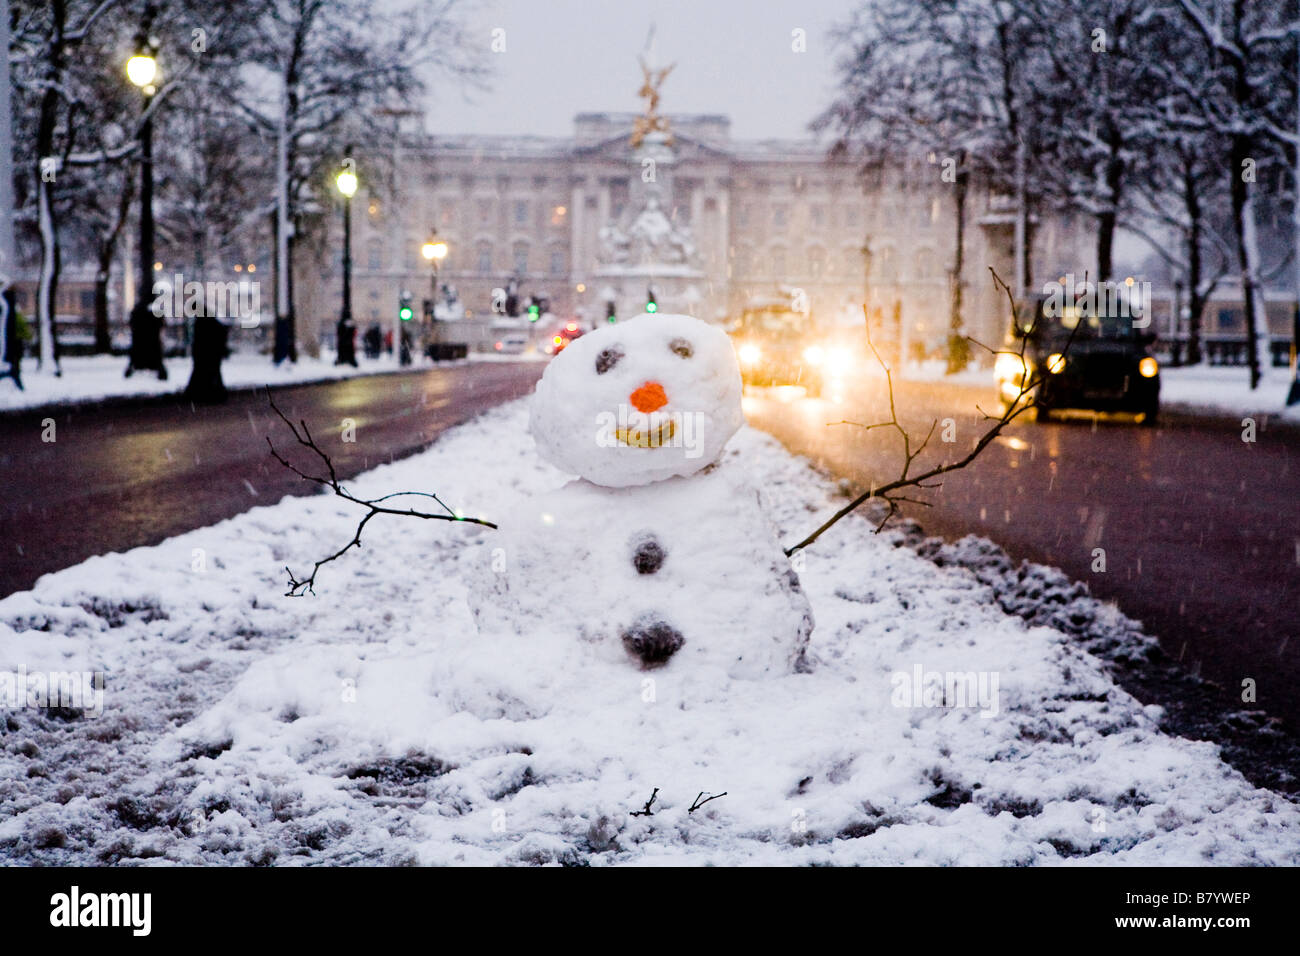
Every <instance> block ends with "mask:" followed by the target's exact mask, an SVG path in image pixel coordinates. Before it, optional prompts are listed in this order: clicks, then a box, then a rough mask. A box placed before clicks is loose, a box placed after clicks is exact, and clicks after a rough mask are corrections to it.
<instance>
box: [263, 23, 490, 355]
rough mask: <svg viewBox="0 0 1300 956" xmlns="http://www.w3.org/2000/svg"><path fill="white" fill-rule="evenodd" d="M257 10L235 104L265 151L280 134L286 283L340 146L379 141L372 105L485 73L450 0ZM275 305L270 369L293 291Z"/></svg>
mask: <svg viewBox="0 0 1300 956" xmlns="http://www.w3.org/2000/svg"><path fill="white" fill-rule="evenodd" d="M256 10H257V14H258V38H257V40H256V42H255V43H254V44H253V46H252V48H251V50H250V58H251V64H250V68H249V69H248V70H246V71H245V72H244V75H243V77H242V81H243V82H242V85H241V89H240V93H239V98H238V106H239V108H240V109H241V110H242V111H243V113H244V114H245V116H246V117H247V118H248V119H249V120H250V121H251V122H252V123H253V125H254V126H255V128H256V129H257V130H258V131H259V133H260V134H261V136H262V137H263V140H264V141H265V143H266V144H267V145H268V146H271V147H273V148H274V144H276V143H277V142H278V141H279V139H280V137H281V135H283V149H284V153H285V164H286V172H287V183H286V186H285V202H286V205H287V221H288V223H289V226H288V235H287V237H286V239H285V241H286V243H287V247H288V261H287V262H283V263H278V265H277V268H278V269H282V270H284V272H285V274H286V276H285V277H286V279H291V277H292V275H293V267H292V263H293V250H294V245H295V242H296V238H295V237H297V236H300V235H302V233H303V232H304V230H305V229H306V228H307V226H308V222H309V220H310V219H312V218H314V217H315V216H317V215H318V214H319V212H320V210H321V208H322V205H321V198H320V196H319V191H320V190H319V187H320V184H321V183H323V182H324V180H325V177H326V171H327V169H328V168H329V167H331V166H332V165H334V164H335V163H337V161H338V160H339V158H340V156H339V149H338V141H339V139H340V138H348V139H353V140H354V141H356V142H374V141H377V140H380V139H381V138H382V137H384V135H385V134H386V133H387V131H388V130H387V127H386V125H385V120H384V119H383V118H382V117H381V116H380V115H379V114H377V112H376V108H377V107H382V106H387V107H396V106H402V105H407V104H409V102H411V101H412V100H413V99H414V97H415V96H416V94H418V93H420V92H422V91H423V89H424V76H425V75H427V74H428V73H430V72H436V73H440V74H441V75H444V76H450V77H452V78H454V79H456V80H458V81H471V82H473V81H477V80H480V79H481V78H482V76H483V74H484V70H483V68H482V66H481V65H480V62H479V60H478V57H477V56H476V54H475V52H474V51H475V50H476V49H478V48H479V47H476V45H475V44H473V43H471V42H469V40H468V38H467V37H466V36H465V27H464V25H463V21H462V18H461V15H460V10H459V5H458V4H457V3H456V0H430V2H424V3H420V4H415V5H412V6H409V7H407V8H405V9H401V10H383V11H380V10H377V9H375V7H374V5H373V4H372V3H370V2H368V0H328V2H327V0H258V2H257V4H256ZM344 130H348V131H349V132H348V133H347V136H346V137H341V134H342V132H343V131H344ZM281 131H283V133H281ZM277 241H278V240H277ZM281 308H283V309H284V310H285V311H283V312H280V311H278V312H277V316H276V323H277V327H276V347H275V356H274V358H275V361H276V362H281V361H284V360H286V359H289V360H293V359H295V358H296V357H297V347H296V329H295V318H294V310H293V292H292V286H290V289H289V301H288V302H287V303H277V309H278V310H279V309H281Z"/></svg>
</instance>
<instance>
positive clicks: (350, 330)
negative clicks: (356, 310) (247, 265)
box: [334, 156, 357, 368]
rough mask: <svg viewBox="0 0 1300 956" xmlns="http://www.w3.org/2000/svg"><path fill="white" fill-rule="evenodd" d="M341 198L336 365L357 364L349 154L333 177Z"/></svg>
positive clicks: (352, 168)
mask: <svg viewBox="0 0 1300 956" xmlns="http://www.w3.org/2000/svg"><path fill="white" fill-rule="evenodd" d="M334 185H335V186H337V187H338V191H339V194H340V195H341V196H342V197H343V310H342V312H341V313H340V315H339V324H338V327H337V328H336V330H335V338H336V339H337V340H338V343H337V354H336V356H335V358H334V364H335V365H351V366H352V367H353V368H356V365H357V343H356V334H357V327H356V323H354V322H353V321H352V197H353V196H354V195H356V191H357V174H356V164H354V163H353V162H352V157H350V156H349V157H348V158H347V159H345V160H343V167H342V169H340V170H339V173H338V175H337V176H336V177H335V178H334Z"/></svg>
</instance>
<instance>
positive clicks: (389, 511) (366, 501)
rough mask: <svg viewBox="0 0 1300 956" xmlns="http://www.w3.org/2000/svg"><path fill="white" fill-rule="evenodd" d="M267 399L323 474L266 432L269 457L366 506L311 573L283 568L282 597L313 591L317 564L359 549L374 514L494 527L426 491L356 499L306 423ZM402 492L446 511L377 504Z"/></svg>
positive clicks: (319, 566) (345, 499) (272, 400)
mask: <svg viewBox="0 0 1300 956" xmlns="http://www.w3.org/2000/svg"><path fill="white" fill-rule="evenodd" d="M267 400H268V401H269V402H270V403H271V408H272V409H273V410H274V411H275V413H276V414H277V415H278V416H280V420H281V421H282V422H284V423H285V424H286V425H288V426H289V431H290V432H292V433H293V437H294V439H295V440H296V441H297V442H298V444H299V445H301V446H302V447H303V448H306V449H308V450H309V451H310V452H312V454H314V455H315V456H316V457H317V458H319V459H320V461H321V463H322V464H323V465H324V466H325V471H326V473H327V474H326V475H313V474H310V473H308V472H305V471H303V470H302V469H301V468H299V467H298V466H297V465H295V464H293V463H292V462H290V461H289V460H288V459H287V458H285V457H284V456H283V455H281V454H280V453H279V452H278V451H276V450H275V445H274V444H273V443H272V442H271V438H270V436H269V435H268V436H267V438H266V444H267V447H269V448H270V449H271V456H272V457H273V458H274V459H275V460H276V461H278V462H279V463H280V464H281V465H283V466H284V467H285V468H287V469H289V470H290V471H291V472H293V473H294V474H295V475H297V476H298V477H299V478H301V479H302V480H303V481H310V482H312V483H313V484H317V485H320V486H321V487H323V488H329V489H330V490H331V491H332V492H333V493H334V494H335V496H337V497H339V498H342V499H343V500H344V501H349V502H351V503H352V504H354V505H360V506H361V507H363V508H365V509H366V513H365V515H364V516H363V517H362V518H361V520H360V521H358V522H357V530H356V531H355V532H354V533H353V535H352V540H351V541H349V542H348V543H347V544H345V545H344V546H343V547H341V548H339V550H337V551H335V552H334V553H333V554H331V555H330V556H329V557H326V558H322V559H321V560H319V561H317V562H316V564H315V565H314V566H313V567H312V570H311V574H310V575H308V576H307V577H306V578H302V579H299V578H298V577H297V576H296V575H295V574H294V573H293V571H292V570H291V569H289V568H288V567H286V568H285V569H284V570H285V571H286V572H287V573H288V575H289V590H288V591H286V592H285V597H302V596H303V595H305V594H315V593H316V588H315V585H316V575H317V573H319V571H320V569H321V567H322V566H324V565H326V564H329V563H330V562H331V561H335V560H337V559H339V558H341V557H343V555H345V554H347V553H348V552H349V551H351V550H352V549H353V548H357V549H360V547H361V532H362V531H364V530H365V527H366V525H367V524H369V523H370V519H371V518H373V517H375V516H376V515H397V516H398V517H401V518H422V519H424V520H426V521H458V522H462V523H464V524H476V525H481V526H483V527H484V528H496V525H495V524H493V523H492V522H491V521H487V520H485V519H483V518H466V517H464V516H462V515H458V514H457V513H456V512H455V511H454V510H453V509H451V508H449V507H448V506H447V504H446V502H444V501H443V500H442V499H441V498H439V497H438V496H437V495H435V494H433V493H431V492H427V491H395V492H393V493H391V494H387V495H382V496H380V497H378V498H358V497H357V496H356V495H354V494H352V493H351V492H349V491H348V490H347V489H345V488H344V487H343V485H342V484H341V483H340V482H339V477H338V473H337V472H336V471H335V470H334V462H333V461H332V460H331V459H330V456H329V455H327V454H326V453H325V451H324V450H323V449H322V448H321V447H320V445H318V444H316V440H315V439H314V438H312V436H311V429H309V428H308V427H307V422H306V421H305V420H302V419H299V421H298V424H297V425H295V424H294V423H293V422H291V421H290V420H289V419H288V417H287V416H286V415H285V414H284V412H282V411H280V407H279V406H278V405H276V404H275V398H274V396H272V395H271V394H270V392H268V393H267ZM299 429H301V431H299ZM405 495H417V496H420V497H424V498H432V499H433V500H434V501H436V502H438V504H439V505H441V506H442V508H443V510H444V511H445V512H446V514H430V513H428V512H425V511H416V510H414V509H413V508H407V509H401V508H387V507H383V506H381V505H380V504H379V502H381V501H388V500H390V499H392V498H400V497H403V496H405Z"/></svg>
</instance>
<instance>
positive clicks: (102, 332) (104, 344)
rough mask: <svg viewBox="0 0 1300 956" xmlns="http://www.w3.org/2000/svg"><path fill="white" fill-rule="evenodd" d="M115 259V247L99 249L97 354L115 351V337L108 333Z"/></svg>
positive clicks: (96, 289)
mask: <svg viewBox="0 0 1300 956" xmlns="http://www.w3.org/2000/svg"><path fill="white" fill-rule="evenodd" d="M112 261H113V247H112V246H108V251H107V258H106V257H105V250H104V247H103V246H101V247H100V250H99V268H98V269H97V270H95V354H96V355H107V354H108V353H110V352H112V351H113V339H112V336H110V335H109V333H108V277H109V274H110V271H109V267H110V266H111V264H112Z"/></svg>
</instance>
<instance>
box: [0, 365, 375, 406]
mask: <svg viewBox="0 0 1300 956" xmlns="http://www.w3.org/2000/svg"><path fill="white" fill-rule="evenodd" d="M357 361H358V363H359V364H360V367H359V368H353V367H352V366H350V365H335V364H334V353H332V352H322V353H321V357H320V358H318V359H313V358H308V357H306V356H303V357H302V358H300V359H299V360H298V361H297V362H296V363H293V364H290V363H286V364H285V365H283V366H281V367H280V368H276V367H275V366H274V365H272V364H271V360H270V358H269V357H267V356H265V355H258V354H256V353H248V352H236V353H235V354H234V355H232V356H231V357H230V358H228V359H226V361H225V362H224V363H222V366H221V377H222V380H223V381H225V383H226V386H227V387H228V388H239V387H241V386H257V385H267V384H271V385H289V384H296V383H300V382H317V381H324V380H328V379H336V378H349V377H351V376H353V375H374V374H376V373H379V372H392V371H396V370H397V364H396V363H395V362H394V361H393V360H392V359H389V358H382V359H376V360H369V359H365V358H358V359H357ZM166 365H167V375H168V379H167V381H165V382H162V381H159V380H158V376H157V374H155V373H153V372H137V373H136V374H135V375H132V376H131V377H130V378H125V377H123V375H122V372H123V370H124V369H125V368H126V358H125V356H121V355H86V356H70V357H68V358H65V359H64V360H63V374H62V375H60V376H55V375H52V374H48V373H45V372H41V371H38V370H37V368H36V363H35V360H34V359H28V360H26V361H24V362H23V390H22V391H21V392H20V391H18V389H17V388H15V387H14V383H13V381H12V380H10V379H5V380H3V381H0V409H6V408H32V407H39V406H43V405H54V404H63V403H69V404H72V403H78V402H93V401H98V400H100V399H104V398H121V397H126V396H135V395H166V394H170V393H176V392H179V391H181V390H182V389H184V388H185V383H186V382H188V381H189V380H190V370H191V368H192V365H193V363H192V362H191V360H190V359H188V358H180V359H168V360H167V362H166Z"/></svg>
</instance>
